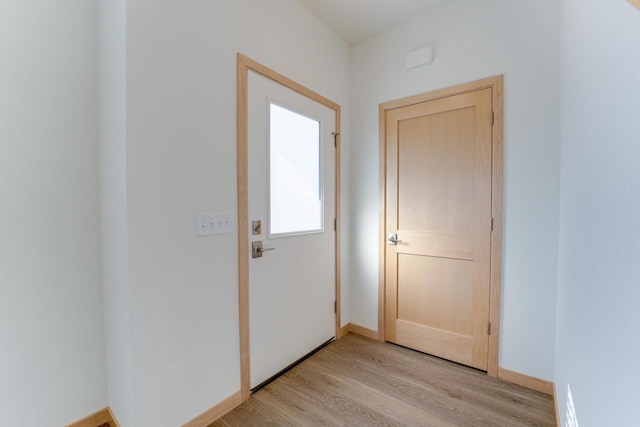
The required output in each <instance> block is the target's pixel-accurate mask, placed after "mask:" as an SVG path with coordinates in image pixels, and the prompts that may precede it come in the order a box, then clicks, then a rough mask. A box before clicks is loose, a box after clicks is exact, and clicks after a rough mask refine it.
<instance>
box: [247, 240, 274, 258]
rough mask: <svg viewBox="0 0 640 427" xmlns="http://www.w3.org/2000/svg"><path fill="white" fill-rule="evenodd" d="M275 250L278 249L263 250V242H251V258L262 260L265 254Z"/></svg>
mask: <svg viewBox="0 0 640 427" xmlns="http://www.w3.org/2000/svg"><path fill="white" fill-rule="evenodd" d="M275 250H276V248H263V247H262V241H261V240H258V241H255V242H251V258H262V254H263V253H264V252H268V251H275Z"/></svg>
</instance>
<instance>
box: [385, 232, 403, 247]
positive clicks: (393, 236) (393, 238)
mask: <svg viewBox="0 0 640 427" xmlns="http://www.w3.org/2000/svg"><path fill="white" fill-rule="evenodd" d="M387 242H388V243H389V244H390V245H392V246H396V245H397V244H398V243H402V240H398V233H389V234H388V235H387Z"/></svg>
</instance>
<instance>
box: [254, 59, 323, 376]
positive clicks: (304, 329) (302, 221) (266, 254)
mask: <svg viewBox="0 0 640 427" xmlns="http://www.w3.org/2000/svg"><path fill="white" fill-rule="evenodd" d="M334 130H335V111H334V110H332V109H330V108H328V107H326V106H324V105H322V104H320V103H318V102H316V101H314V100H312V99H311V98H308V97H306V96H304V95H301V94H299V93H297V92H294V91H292V90H291V89H289V88H286V87H285V86H282V85H281V84H279V83H276V82H274V81H273V80H270V79H268V78H265V77H264V76H262V75H260V74H258V73H255V72H253V71H250V72H249V79H248V195H249V200H248V202H249V211H248V213H249V226H250V228H251V229H250V230H249V239H250V242H249V250H250V251H251V253H250V254H249V354H250V386H251V389H254V388H255V387H256V386H259V385H260V384H262V383H263V382H264V381H266V380H268V379H269V378H271V377H272V376H273V375H275V374H277V373H278V372H280V371H281V370H283V369H284V368H286V367H287V366H289V365H290V364H292V363H294V362H295V361H297V360H298V359H300V358H301V357H303V356H305V355H306V354H308V353H309V352H311V351H313V350H314V349H316V348H317V347H319V346H321V345H322V344H324V343H325V342H327V341H329V340H331V339H332V338H333V337H334V336H335V311H334V302H335V297H336V295H335V280H336V279H335V277H336V276H335V236H336V235H335V231H334V218H335V187H336V186H335V167H336V166H335V164H336V163H335V148H334V137H333V135H332V132H334ZM255 245H261V249H256V248H255Z"/></svg>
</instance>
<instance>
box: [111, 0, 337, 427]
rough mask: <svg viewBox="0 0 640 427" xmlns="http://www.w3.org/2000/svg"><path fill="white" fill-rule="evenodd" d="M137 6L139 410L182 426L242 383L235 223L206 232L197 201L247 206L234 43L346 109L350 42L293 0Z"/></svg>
mask: <svg viewBox="0 0 640 427" xmlns="http://www.w3.org/2000/svg"><path fill="white" fill-rule="evenodd" d="M126 16H127V24H126V33H127V35H126V46H127V58H126V63H127V83H126V85H127V95H126V96H127V105H126V109H127V112H126V120H127V133H126V139H127V149H126V163H127V168H126V169H127V194H128V224H127V225H128V242H129V248H128V249H129V251H128V270H129V286H130V290H131V327H132V336H131V338H132V342H133V346H132V353H133V393H134V406H135V411H136V412H135V423H133V424H135V425H136V426H148V425H154V426H175V425H179V424H180V423H183V422H185V421H187V420H189V419H190V418H192V417H194V416H196V415H198V414H199V413H201V412H203V411H204V410H206V409H208V408H209V407H211V406H212V405H214V404H216V403H218V402H219V401H221V400H222V399H224V398H226V397H228V396H229V395H231V394H232V393H234V392H236V391H238V390H239V389H240V374H239V370H240V368H239V344H238V296H237V295H238V284H237V283H238V278H237V265H238V260H237V234H235V233H234V234H229V235H222V236H217V237H208V238H197V237H196V236H195V214H196V212H230V213H233V214H234V216H235V217H237V208H236V206H237V197H236V192H237V190H236V166H235V165H236V52H238V51H240V52H242V53H244V54H246V55H248V56H250V57H252V58H254V59H256V60H258V61H260V62H262V63H263V64H265V65H267V66H269V67H271V68H273V69H275V70H276V71H279V72H281V73H283V74H285V75H287V76H288V77H290V78H292V79H294V80H296V81H298V82H300V83H302V84H304V85H306V86H308V87H310V88H311V89H313V90H315V91H317V92H319V93H321V94H323V95H324V96H326V97H328V98H330V99H332V100H334V101H336V102H338V103H339V104H341V105H342V106H343V107H344V109H345V112H344V114H343V122H344V123H349V114H348V112H349V95H348V94H349V74H350V72H349V51H348V47H347V45H346V44H345V43H344V42H343V41H341V40H340V39H339V38H338V37H337V36H335V35H334V34H333V33H331V32H330V31H329V30H328V29H327V28H326V27H325V26H323V25H322V24H320V23H319V22H318V21H317V20H316V19H315V18H314V17H313V16H312V15H311V14H310V13H309V12H307V11H306V10H305V9H303V8H302V6H300V4H298V3H297V2H296V1H293V0H273V1H269V2H265V1H263V0H242V1H238V0H220V1H215V2H202V1H181V2H168V1H163V2H158V1H155V0H153V1H152V0H140V1H131V2H127V11H126ZM343 134H344V138H343V142H344V144H345V146H346V147H348V127H346V126H345V128H344V129H343ZM344 175H345V178H348V173H345V174H344ZM343 186H344V188H345V190H348V180H347V179H345V181H344V182H343ZM345 193H346V194H345V199H344V200H348V199H347V198H346V197H347V195H348V191H346V192H345ZM345 255H348V254H345ZM346 259H347V258H346V257H345V258H344V259H343V264H344V265H345V267H346V264H347V263H346V262H344V261H345V260H346ZM345 282H347V283H344V285H345V286H346V285H347V284H348V281H345ZM347 289H348V288H347ZM345 320H346V321H348V319H345ZM116 415H118V414H116ZM133 424H130V425H133ZM130 425H125V427H129V426H130Z"/></svg>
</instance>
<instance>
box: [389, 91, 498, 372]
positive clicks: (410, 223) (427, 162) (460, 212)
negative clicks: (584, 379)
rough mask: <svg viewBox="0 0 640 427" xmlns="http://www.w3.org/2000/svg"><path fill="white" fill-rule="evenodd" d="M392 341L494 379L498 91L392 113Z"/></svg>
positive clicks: (390, 226)
mask: <svg viewBox="0 0 640 427" xmlns="http://www.w3.org/2000/svg"><path fill="white" fill-rule="evenodd" d="M385 129H386V135H385V136H386V212H385V231H386V232H387V233H389V232H397V239H398V240H399V241H400V242H399V243H398V244H397V245H389V244H387V245H386V247H385V263H386V264H385V284H386V295H385V298H386V301H385V307H386V313H385V319H386V325H385V329H386V339H387V340H388V341H391V342H394V343H397V344H400V345H404V346H408V347H411V348H415V349H417V350H421V351H424V352H427V353H430V354H434V355H436V356H440V357H443V358H446V359H450V360H453V361H456V362H459V363H463V364H465V365H469V366H473V367H475V368H478V369H482V370H485V371H486V370H487V369H488V345H489V332H488V324H489V310H490V282H491V277H490V276H491V216H492V215H491V212H492V206H491V196H492V187H491V185H492V182H491V180H492V151H491V150H492V89H490V88H486V89H482V90H477V91H472V92H468V93H463V94H459V95H454V96H449V97H446V98H442V99H436V100H433V101H427V102H422V103H418V104H415V105H410V106H406V107H401V108H397V109H393V110H390V111H387V113H386V123H385Z"/></svg>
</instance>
